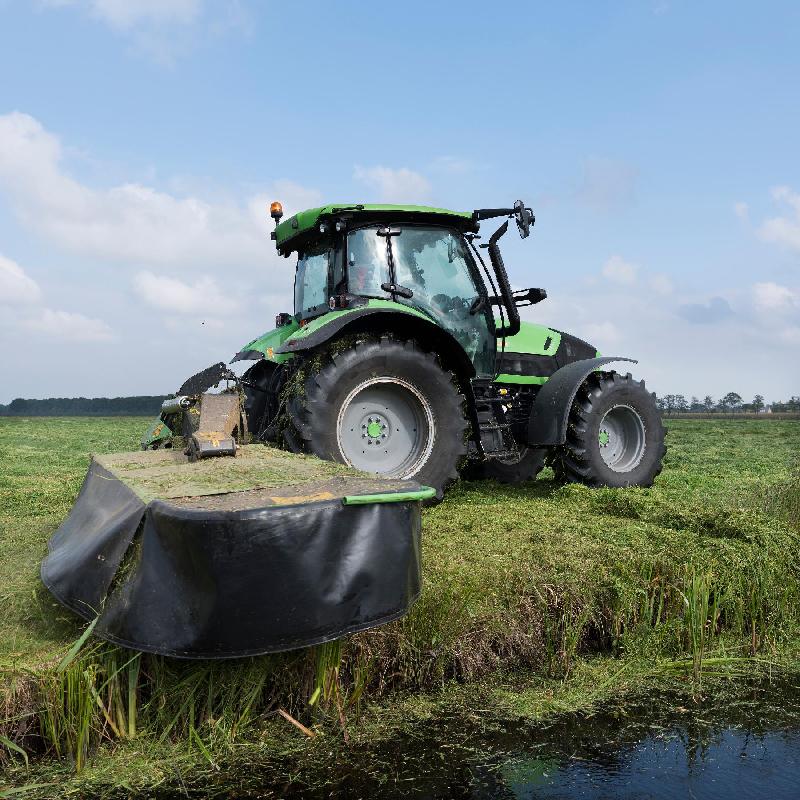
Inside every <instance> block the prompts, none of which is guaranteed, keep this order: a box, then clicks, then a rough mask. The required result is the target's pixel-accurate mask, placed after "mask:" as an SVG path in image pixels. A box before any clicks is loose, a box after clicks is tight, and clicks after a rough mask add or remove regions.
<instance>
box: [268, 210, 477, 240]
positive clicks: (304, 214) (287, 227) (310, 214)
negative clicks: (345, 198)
mask: <svg viewBox="0 0 800 800" xmlns="http://www.w3.org/2000/svg"><path fill="white" fill-rule="evenodd" d="M340 211H341V212H347V213H348V214H352V215H353V216H354V217H357V216H358V215H359V214H363V215H365V216H367V215H375V214H376V213H378V214H380V213H403V214H410V215H413V214H419V215H420V216H425V215H428V216H430V215H436V216H440V217H442V216H444V217H452V218H453V221H454V222H457V223H460V225H464V224H466V223H471V222H472V212H471V211H451V210H450V209H448V208H434V207H433V206H397V205H386V204H381V203H360V204H356V203H334V204H332V205H328V206H319V207H317V208H309V209H307V210H306V211H298V213H297V214H295V215H294V216H293V217H289V219H286V220H284V221H283V222H281V223H280V225H278V227H277V228H275V245H276V246H277V247H278V249H279V250H286V249H287V248H285V247H284V245H286V243H287V242H289V241H290V240H291V239H294V238H295V237H296V236H302V235H303V234H305V233H308V231H310V230H312V229H313V228H315V227H317V225H318V224H319V222H320V220H321V219H324V218H325V217H329V216H331V215H333V214H336V213H338V212H340Z"/></svg>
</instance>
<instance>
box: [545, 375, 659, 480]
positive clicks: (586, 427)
mask: <svg viewBox="0 0 800 800" xmlns="http://www.w3.org/2000/svg"><path fill="white" fill-rule="evenodd" d="M665 452H666V446H665V444H664V426H663V425H662V424H661V414H660V413H659V411H658V408H657V407H656V403H655V399H654V396H653V395H652V394H651V393H650V392H648V391H647V389H646V388H645V385H644V381H638V382H637V381H634V380H633V378H632V377H631V375H630V374H628V375H624V376H623V375H620V374H619V373H616V372H600V373H598V372H594V373H592V374H591V375H590V376H589V377H588V378H587V379H586V380H585V381H584V383H583V384H582V386H581V388H580V389H579V390H578V394H577V395H576V397H575V400H574V401H573V403H572V408H571V410H570V415H569V427H568V431H567V441H566V443H565V444H564V445H563V446H562V447H560V448H559V449H558V450H556V451H555V453H554V454H553V459H552V466H553V469H554V471H555V473H556V477H557V478H559V479H561V480H563V481H573V482H580V483H585V484H587V485H588V486H595V487H598V486H611V487H625V486H652V484H653V481H654V480H655V478H656V476H657V475H658V474H659V473H660V472H661V469H662V463H663V459H664V454H665Z"/></svg>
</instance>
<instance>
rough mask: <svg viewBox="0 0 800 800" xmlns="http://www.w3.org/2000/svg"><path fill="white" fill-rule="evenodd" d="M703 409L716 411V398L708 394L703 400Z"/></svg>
mask: <svg viewBox="0 0 800 800" xmlns="http://www.w3.org/2000/svg"><path fill="white" fill-rule="evenodd" d="M703 408H704V409H705V410H706V411H713V410H714V398H713V397H712V396H711V395H710V394H707V395H706V396H705V397H704V398H703Z"/></svg>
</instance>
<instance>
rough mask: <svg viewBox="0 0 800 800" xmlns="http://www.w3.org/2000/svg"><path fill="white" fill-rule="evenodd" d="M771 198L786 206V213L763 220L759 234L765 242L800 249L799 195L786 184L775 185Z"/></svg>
mask: <svg viewBox="0 0 800 800" xmlns="http://www.w3.org/2000/svg"><path fill="white" fill-rule="evenodd" d="M772 199H773V200H774V201H775V202H776V203H778V204H779V205H783V206H784V207H786V210H787V211H788V214H787V215H785V216H781V217H773V218H772V219H767V220H765V221H764V222H763V223H762V225H761V227H760V228H759V229H758V234H759V236H760V237H761V238H762V239H763V240H764V241H766V242H771V243H773V244H779V245H782V246H783V247H788V248H789V249H790V250H800V195H799V194H797V193H795V192H793V191H792V190H791V189H790V188H789V187H788V186H776V187H775V188H774V189H773V190H772Z"/></svg>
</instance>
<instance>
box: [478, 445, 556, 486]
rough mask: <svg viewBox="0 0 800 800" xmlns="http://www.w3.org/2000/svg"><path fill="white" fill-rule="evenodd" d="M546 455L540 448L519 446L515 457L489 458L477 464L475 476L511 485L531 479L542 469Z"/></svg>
mask: <svg viewBox="0 0 800 800" xmlns="http://www.w3.org/2000/svg"><path fill="white" fill-rule="evenodd" d="M546 455H547V450H544V449H542V448H537V447H520V449H519V455H518V456H517V458H512V459H499V458H491V459H488V460H487V461H484V462H483V463H482V464H479V465H478V469H477V475H476V477H479V478H493V479H494V480H496V481H499V482H500V483H510V484H512V485H517V484H520V483H524V482H525V481H532V480H533V479H534V478H535V477H536V476H537V475H538V474H539V473H540V472H541V471H542V468H543V467H544V461H545V456H546Z"/></svg>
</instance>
